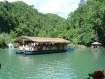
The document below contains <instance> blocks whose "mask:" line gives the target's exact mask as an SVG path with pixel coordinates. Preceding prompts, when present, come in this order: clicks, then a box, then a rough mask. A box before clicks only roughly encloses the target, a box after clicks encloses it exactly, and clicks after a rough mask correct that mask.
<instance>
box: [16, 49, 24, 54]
mask: <svg viewBox="0 0 105 79" xmlns="http://www.w3.org/2000/svg"><path fill="white" fill-rule="evenodd" d="M15 52H16V54H24V53H25V51H24V50H16V51H15Z"/></svg>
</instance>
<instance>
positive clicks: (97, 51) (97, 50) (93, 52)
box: [92, 49, 101, 58]
mask: <svg viewBox="0 0 105 79" xmlns="http://www.w3.org/2000/svg"><path fill="white" fill-rule="evenodd" d="M100 53H101V52H100V49H92V54H93V55H94V56H95V58H98V57H99V55H100Z"/></svg>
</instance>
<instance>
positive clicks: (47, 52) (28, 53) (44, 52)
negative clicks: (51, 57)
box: [25, 50, 66, 55]
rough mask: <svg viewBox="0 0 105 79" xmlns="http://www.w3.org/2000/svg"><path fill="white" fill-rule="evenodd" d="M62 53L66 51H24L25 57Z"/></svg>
mask: <svg viewBox="0 0 105 79" xmlns="http://www.w3.org/2000/svg"><path fill="white" fill-rule="evenodd" d="M62 52H66V50H43V51H25V55H37V54H51V53H62Z"/></svg>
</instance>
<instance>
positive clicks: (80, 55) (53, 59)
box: [0, 49, 105, 79]
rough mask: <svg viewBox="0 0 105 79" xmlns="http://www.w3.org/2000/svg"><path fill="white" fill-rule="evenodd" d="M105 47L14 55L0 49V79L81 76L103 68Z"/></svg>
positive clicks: (63, 78) (64, 78) (70, 77)
mask: <svg viewBox="0 0 105 79" xmlns="http://www.w3.org/2000/svg"><path fill="white" fill-rule="evenodd" d="M104 51H105V50H91V49H75V50H74V51H73V52H68V53H56V54H44V55H24V54H22V55H16V54H15V50H7V49H5V50H0V63H2V68H1V69H0V79H85V78H87V77H88V73H91V72H93V71H94V70H97V69H101V68H104V67H105V64H104V60H105V52H104Z"/></svg>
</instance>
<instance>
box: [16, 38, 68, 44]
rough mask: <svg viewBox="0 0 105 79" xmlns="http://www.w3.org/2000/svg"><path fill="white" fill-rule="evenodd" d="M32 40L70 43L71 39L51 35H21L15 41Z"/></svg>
mask: <svg viewBox="0 0 105 79" xmlns="http://www.w3.org/2000/svg"><path fill="white" fill-rule="evenodd" d="M22 40H24V41H32V42H36V43H64V44H69V43H70V41H69V40H66V39H63V38H50V37H31V36H21V37H19V38H17V39H16V40H15V42H20V41H22Z"/></svg>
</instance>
